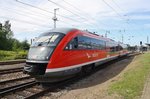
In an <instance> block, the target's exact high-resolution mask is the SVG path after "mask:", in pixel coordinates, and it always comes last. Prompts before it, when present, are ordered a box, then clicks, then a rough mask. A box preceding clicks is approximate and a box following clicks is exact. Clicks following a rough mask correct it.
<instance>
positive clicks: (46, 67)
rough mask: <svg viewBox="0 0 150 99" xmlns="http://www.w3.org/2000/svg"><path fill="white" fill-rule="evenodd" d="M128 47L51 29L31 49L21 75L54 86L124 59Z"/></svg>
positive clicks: (81, 33)
mask: <svg viewBox="0 0 150 99" xmlns="http://www.w3.org/2000/svg"><path fill="white" fill-rule="evenodd" d="M128 53H129V52H128V50H127V45H125V44H122V43H118V42H115V41H114V40H111V39H108V38H104V37H102V36H99V35H97V34H92V33H89V32H87V31H81V30H78V29H73V28H58V29H52V30H50V31H49V32H46V33H43V34H41V35H40V36H39V37H38V38H37V39H36V41H35V42H34V44H32V45H31V47H30V49H29V52H28V56H27V60H26V65H25V66H24V72H25V73H28V74H30V75H31V76H33V77H35V78H36V79H37V81H38V82H55V81H60V80H63V79H66V78H69V77H71V76H73V75H75V74H77V73H79V72H87V71H88V70H90V69H92V68H93V67H95V66H98V65H99V64H102V63H104V62H107V61H110V60H113V59H116V58H118V56H123V55H127V54H128Z"/></svg>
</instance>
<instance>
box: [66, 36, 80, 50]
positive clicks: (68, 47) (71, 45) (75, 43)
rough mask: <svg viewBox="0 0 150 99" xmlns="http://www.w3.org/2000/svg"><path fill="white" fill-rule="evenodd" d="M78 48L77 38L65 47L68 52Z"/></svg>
mask: <svg viewBox="0 0 150 99" xmlns="http://www.w3.org/2000/svg"><path fill="white" fill-rule="evenodd" d="M77 48H78V38H77V37H75V38H73V39H72V40H71V41H70V42H69V43H68V44H67V46H66V47H65V49H66V50H72V49H77Z"/></svg>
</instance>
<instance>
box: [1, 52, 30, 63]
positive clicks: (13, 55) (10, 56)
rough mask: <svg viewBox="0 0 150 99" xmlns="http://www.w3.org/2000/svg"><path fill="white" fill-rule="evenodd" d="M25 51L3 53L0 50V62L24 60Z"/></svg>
mask: <svg viewBox="0 0 150 99" xmlns="http://www.w3.org/2000/svg"><path fill="white" fill-rule="evenodd" d="M26 56H27V51H3V50H0V61H6V60H15V59H25V58H26Z"/></svg>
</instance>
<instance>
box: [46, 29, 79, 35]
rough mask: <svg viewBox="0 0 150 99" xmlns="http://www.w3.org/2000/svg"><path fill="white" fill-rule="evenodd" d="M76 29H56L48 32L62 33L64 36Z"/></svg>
mask: <svg viewBox="0 0 150 99" xmlns="http://www.w3.org/2000/svg"><path fill="white" fill-rule="evenodd" d="M75 29H76V28H56V29H51V30H50V31H48V32H60V33H63V34H67V33H68V32H70V31H72V30H75Z"/></svg>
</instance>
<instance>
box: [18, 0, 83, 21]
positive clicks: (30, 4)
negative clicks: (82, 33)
mask: <svg viewBox="0 0 150 99" xmlns="http://www.w3.org/2000/svg"><path fill="white" fill-rule="evenodd" d="M15 1H16V2H18V3H21V4H23V5H26V6H30V7H33V8H36V9H39V10H41V11H44V12H47V13H50V14H54V12H51V11H47V10H45V9H42V8H40V7H37V6H34V5H31V4H28V3H24V2H21V1H19V0H15ZM56 15H58V16H60V17H63V18H65V19H68V20H72V21H74V22H80V21H78V20H75V19H73V18H70V17H66V16H63V15H60V14H56Z"/></svg>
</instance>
